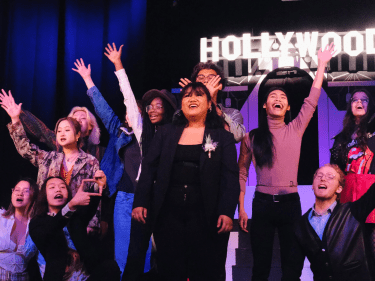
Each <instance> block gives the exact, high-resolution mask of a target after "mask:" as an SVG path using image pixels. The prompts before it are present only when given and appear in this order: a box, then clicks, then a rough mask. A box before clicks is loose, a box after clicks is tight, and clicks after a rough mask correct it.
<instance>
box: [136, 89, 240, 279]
mask: <svg viewBox="0 0 375 281" xmlns="http://www.w3.org/2000/svg"><path fill="white" fill-rule="evenodd" d="M181 96H182V101H181V113H179V114H178V115H176V116H175V120H174V121H173V124H170V125H165V126H162V127H160V128H159V129H158V131H157V132H156V134H155V138H154V139H153V142H152V144H151V146H150V148H149V152H148V154H147V155H146V156H145V158H144V160H143V163H142V173H141V176H140V179H139V182H138V186H137V189H136V192H135V198H134V205H133V212H132V216H133V218H134V219H135V220H137V221H138V222H140V223H145V224H148V225H149V226H150V227H151V230H153V233H154V237H155V243H156V247H157V251H158V252H157V255H158V259H157V265H158V271H159V279H160V280H175V281H179V280H184V281H185V280H186V279H187V278H189V279H190V280H215V281H217V280H225V276H219V275H220V274H221V273H222V272H223V271H224V272H225V269H224V270H222V269H221V268H220V266H222V265H223V264H222V263H221V262H220V261H219V260H218V256H221V255H220V253H219V252H218V251H221V250H222V249H221V248H220V247H219V249H218V247H217V245H221V244H222V243H221V241H220V240H225V241H227V237H226V236H227V235H229V232H230V230H231V229H232V227H233V216H234V212H235V209H236V206H237V200H238V195H239V191H240V189H239V183H238V176H239V175H238V167H237V166H236V159H237V154H236V148H235V141H234V138H233V135H232V134H230V133H229V132H226V131H225V130H224V129H223V127H224V126H223V121H222V119H221V118H220V117H219V116H218V115H217V112H216V108H215V105H214V104H213V103H212V102H211V96H210V93H209V91H208V90H207V88H206V87H205V86H204V85H203V84H202V83H192V84H188V85H187V86H185V87H184V89H183V90H182V92H181Z"/></svg>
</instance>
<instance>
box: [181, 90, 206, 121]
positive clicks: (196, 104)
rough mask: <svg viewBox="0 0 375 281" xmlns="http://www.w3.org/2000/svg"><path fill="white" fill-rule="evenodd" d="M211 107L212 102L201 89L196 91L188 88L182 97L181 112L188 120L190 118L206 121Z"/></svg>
mask: <svg viewBox="0 0 375 281" xmlns="http://www.w3.org/2000/svg"><path fill="white" fill-rule="evenodd" d="M210 107H211V101H209V100H208V99H207V94H206V93H205V92H204V91H203V89H201V88H197V89H196V90H193V89H192V88H188V89H186V91H185V93H184V95H183V96H182V100H181V110H182V112H183V114H184V115H185V117H186V119H188V120H189V119H190V118H196V119H202V120H205V119H206V116H207V111H208V109H209V108H210Z"/></svg>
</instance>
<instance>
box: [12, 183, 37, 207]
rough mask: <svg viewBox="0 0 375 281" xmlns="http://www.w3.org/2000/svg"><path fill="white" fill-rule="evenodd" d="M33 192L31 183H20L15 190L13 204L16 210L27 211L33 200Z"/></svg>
mask: <svg viewBox="0 0 375 281" xmlns="http://www.w3.org/2000/svg"><path fill="white" fill-rule="evenodd" d="M31 193H32V191H31V187H30V183H29V182H27V181H20V182H19V183H17V185H16V186H15V187H14V188H13V191H12V204H13V206H14V208H15V209H22V210H25V209H27V208H28V207H29V205H30V203H31V200H32V194H31Z"/></svg>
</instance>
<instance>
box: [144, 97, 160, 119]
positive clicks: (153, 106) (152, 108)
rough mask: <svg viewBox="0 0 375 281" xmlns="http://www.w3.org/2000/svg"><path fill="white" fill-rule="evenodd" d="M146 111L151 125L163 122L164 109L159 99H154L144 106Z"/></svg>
mask: <svg viewBox="0 0 375 281" xmlns="http://www.w3.org/2000/svg"><path fill="white" fill-rule="evenodd" d="M148 108H149V109H148ZM146 110H147V114H148V117H149V118H150V121H151V123H152V124H154V125H155V124H158V123H160V122H161V121H162V120H163V116H164V107H163V100H162V99H161V98H160V97H157V98H154V99H153V100H152V102H151V103H150V104H149V105H148V106H146Z"/></svg>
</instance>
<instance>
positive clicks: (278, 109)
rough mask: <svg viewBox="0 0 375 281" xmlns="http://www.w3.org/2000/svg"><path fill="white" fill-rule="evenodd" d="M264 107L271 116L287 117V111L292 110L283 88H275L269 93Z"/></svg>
mask: <svg viewBox="0 0 375 281" xmlns="http://www.w3.org/2000/svg"><path fill="white" fill-rule="evenodd" d="M263 108H265V109H266V112H267V115H268V116H270V117H285V114H286V112H287V111H288V110H290V105H289V104H288V98H287V96H286V94H285V93H284V92H283V91H281V90H275V91H272V92H271V93H270V94H269V95H268V97H267V101H266V103H265V104H263Z"/></svg>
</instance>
